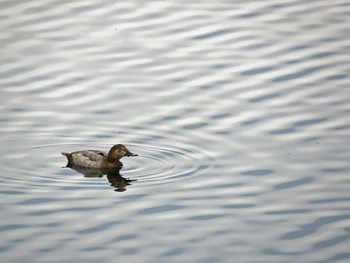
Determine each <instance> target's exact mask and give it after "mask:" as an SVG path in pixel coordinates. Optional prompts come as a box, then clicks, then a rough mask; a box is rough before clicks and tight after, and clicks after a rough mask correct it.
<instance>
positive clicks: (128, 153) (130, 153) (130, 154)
mask: <svg viewBox="0 0 350 263" xmlns="http://www.w3.org/2000/svg"><path fill="white" fill-rule="evenodd" d="M125 156H128V157H130V156H138V155H137V154H135V153H132V152H126V154H125Z"/></svg>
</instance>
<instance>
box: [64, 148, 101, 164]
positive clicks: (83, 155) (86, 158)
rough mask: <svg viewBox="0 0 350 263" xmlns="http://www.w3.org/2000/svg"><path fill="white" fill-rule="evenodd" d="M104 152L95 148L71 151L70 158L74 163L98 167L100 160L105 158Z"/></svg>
mask: <svg viewBox="0 0 350 263" xmlns="http://www.w3.org/2000/svg"><path fill="white" fill-rule="evenodd" d="M106 156H107V154H106V153H105V152H101V151H97V150H87V151H78V152H72V153H71V158H72V162H73V163H74V164H75V165H79V166H83V167H88V168H100V166H101V163H102V161H103V160H104V159H105V158H106Z"/></svg>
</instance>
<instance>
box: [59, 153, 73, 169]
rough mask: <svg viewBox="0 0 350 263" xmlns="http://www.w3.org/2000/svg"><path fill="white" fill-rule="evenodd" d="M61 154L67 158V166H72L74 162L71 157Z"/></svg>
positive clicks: (67, 154) (70, 155)
mask: <svg viewBox="0 0 350 263" xmlns="http://www.w3.org/2000/svg"><path fill="white" fill-rule="evenodd" d="M61 154H62V155H64V156H66V157H67V159H68V163H67V166H71V165H73V164H74V162H73V156H72V154H71V153H66V152H61Z"/></svg>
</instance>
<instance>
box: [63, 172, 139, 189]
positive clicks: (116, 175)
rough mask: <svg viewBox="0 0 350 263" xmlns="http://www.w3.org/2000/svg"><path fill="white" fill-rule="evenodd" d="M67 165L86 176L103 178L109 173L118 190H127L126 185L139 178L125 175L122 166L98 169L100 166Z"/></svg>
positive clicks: (113, 185)
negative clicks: (122, 173)
mask: <svg viewBox="0 0 350 263" xmlns="http://www.w3.org/2000/svg"><path fill="white" fill-rule="evenodd" d="M66 167H69V168H71V169H72V170H74V171H77V172H78V173H81V174H83V175H84V176H85V177H98V178H101V177H103V176H104V175H107V179H108V181H109V183H110V184H111V186H112V187H114V188H115V190H114V191H116V192H124V191H126V187H127V186H129V185H131V183H132V182H135V181H137V180H132V179H128V178H125V177H123V176H122V175H121V174H120V170H121V167H120V168H109V169H101V168H100V169H98V168H86V167H81V166H76V165H67V166H66Z"/></svg>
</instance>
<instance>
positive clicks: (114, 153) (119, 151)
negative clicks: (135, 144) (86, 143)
mask: <svg viewBox="0 0 350 263" xmlns="http://www.w3.org/2000/svg"><path fill="white" fill-rule="evenodd" d="M124 156H128V157H129V156H137V154H134V153H132V152H130V151H129V150H128V149H127V148H126V147H125V146H124V145H123V144H116V145H114V146H113V147H112V148H111V149H110V150H109V152H108V155H107V160H108V161H111V162H113V161H115V160H119V159H120V158H123V157H124Z"/></svg>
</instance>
